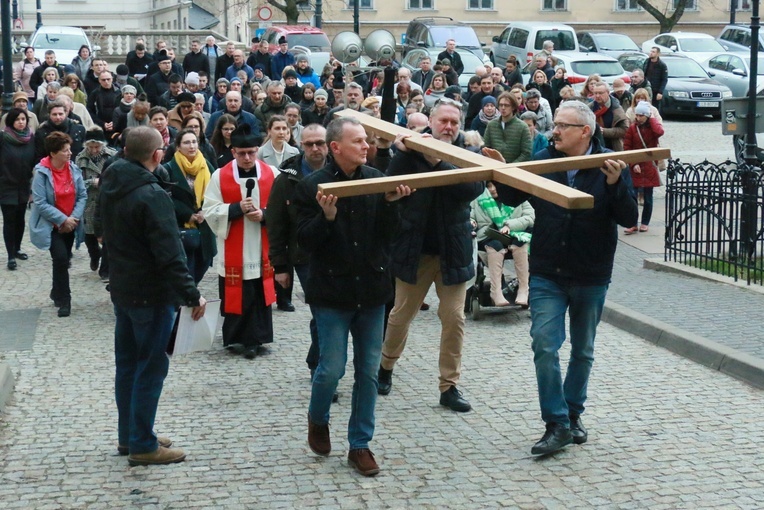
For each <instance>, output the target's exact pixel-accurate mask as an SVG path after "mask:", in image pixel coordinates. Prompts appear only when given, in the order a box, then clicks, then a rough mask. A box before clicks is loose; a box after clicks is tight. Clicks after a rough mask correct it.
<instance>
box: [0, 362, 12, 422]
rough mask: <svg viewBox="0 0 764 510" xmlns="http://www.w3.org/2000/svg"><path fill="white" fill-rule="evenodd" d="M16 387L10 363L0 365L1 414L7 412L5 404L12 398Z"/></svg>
mask: <svg viewBox="0 0 764 510" xmlns="http://www.w3.org/2000/svg"><path fill="white" fill-rule="evenodd" d="M14 385H15V381H14V379H13V372H12V371H11V367H10V366H9V365H8V363H0V412H3V411H4V410H5V404H6V403H7V402H8V400H9V399H10V398H11V393H13V386H14Z"/></svg>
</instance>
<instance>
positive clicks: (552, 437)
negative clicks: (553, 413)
mask: <svg viewBox="0 0 764 510" xmlns="http://www.w3.org/2000/svg"><path fill="white" fill-rule="evenodd" d="M572 442H573V435H572V434H571V433H570V429H569V428H566V427H564V426H562V425H560V424H559V423H547V424H546V432H545V433H544V435H543V436H542V437H541V439H539V441H538V443H536V444H534V445H533V448H531V454H533V455H546V454H547V453H552V452H556V451H557V450H560V449H562V448H564V447H566V446H568V445H569V444H570V443H572Z"/></svg>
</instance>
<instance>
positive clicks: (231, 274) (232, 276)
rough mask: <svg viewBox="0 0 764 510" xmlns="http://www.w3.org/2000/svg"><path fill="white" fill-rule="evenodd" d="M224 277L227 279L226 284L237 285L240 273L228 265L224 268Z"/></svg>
mask: <svg viewBox="0 0 764 510" xmlns="http://www.w3.org/2000/svg"><path fill="white" fill-rule="evenodd" d="M225 278H226V280H228V285H229V286H230V285H238V284H239V281H240V280H241V273H240V272H239V271H237V268H235V267H229V268H228V269H227V270H226V273H225Z"/></svg>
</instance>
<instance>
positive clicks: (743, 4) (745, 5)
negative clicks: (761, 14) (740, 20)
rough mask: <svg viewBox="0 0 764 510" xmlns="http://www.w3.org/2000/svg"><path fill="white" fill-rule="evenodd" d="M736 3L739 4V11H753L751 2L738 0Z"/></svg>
mask: <svg viewBox="0 0 764 510" xmlns="http://www.w3.org/2000/svg"><path fill="white" fill-rule="evenodd" d="M735 3H736V4H737V6H736V10H738V11H750V10H751V0H737V1H736V2H735Z"/></svg>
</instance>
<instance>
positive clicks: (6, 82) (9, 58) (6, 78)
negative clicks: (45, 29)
mask: <svg viewBox="0 0 764 510" xmlns="http://www.w3.org/2000/svg"><path fill="white" fill-rule="evenodd" d="M0 18H2V19H1V20H0V27H2V30H3V62H4V65H5V72H4V73H3V113H5V112H8V111H9V110H10V109H11V106H12V101H13V73H12V72H11V69H12V68H13V50H12V49H11V4H10V2H9V0H0Z"/></svg>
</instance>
